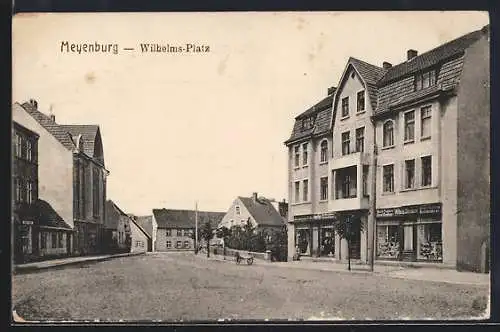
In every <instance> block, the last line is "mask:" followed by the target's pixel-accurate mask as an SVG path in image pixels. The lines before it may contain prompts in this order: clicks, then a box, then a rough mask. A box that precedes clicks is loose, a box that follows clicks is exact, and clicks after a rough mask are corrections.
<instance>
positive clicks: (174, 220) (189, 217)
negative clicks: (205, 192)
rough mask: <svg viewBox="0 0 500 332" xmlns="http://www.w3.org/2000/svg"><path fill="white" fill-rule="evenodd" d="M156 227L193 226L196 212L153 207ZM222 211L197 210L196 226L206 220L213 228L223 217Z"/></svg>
mask: <svg viewBox="0 0 500 332" xmlns="http://www.w3.org/2000/svg"><path fill="white" fill-rule="evenodd" d="M153 215H154V217H155V219H156V222H157V224H158V228H194V227H195V224H196V212H195V211H194V210H174V209H153ZM224 215H225V213H224V212H209V211H198V226H199V227H200V226H201V225H203V224H204V223H206V222H207V221H209V222H210V223H211V224H212V227H213V228H214V229H215V228H216V227H217V225H218V224H219V222H220V221H221V220H222V218H223V217H224Z"/></svg>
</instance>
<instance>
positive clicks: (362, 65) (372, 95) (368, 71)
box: [335, 57, 386, 110]
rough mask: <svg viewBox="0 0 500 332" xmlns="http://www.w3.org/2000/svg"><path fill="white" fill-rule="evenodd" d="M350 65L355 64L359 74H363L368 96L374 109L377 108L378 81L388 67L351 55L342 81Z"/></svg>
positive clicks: (362, 77)
mask: <svg viewBox="0 0 500 332" xmlns="http://www.w3.org/2000/svg"><path fill="white" fill-rule="evenodd" d="M349 66H353V67H354V69H355V70H356V72H358V74H359V75H360V76H361V79H362V80H363V81H364V82H365V85H366V86H365V89H366V91H367V93H368V98H369V99H370V104H371V106H372V110H375V108H376V107H377V97H378V90H377V82H378V81H379V80H380V79H381V78H382V77H383V76H384V74H385V72H386V69H384V68H381V67H377V66H375V65H372V64H369V63H368V62H365V61H362V60H359V59H356V58H353V57H350V58H349V60H348V61H347V65H346V70H345V71H344V74H343V75H342V78H341V83H342V81H343V80H344V76H345V74H346V73H347V71H348V68H349ZM339 86H340V84H339ZM337 102H338V100H336V101H335V103H337Z"/></svg>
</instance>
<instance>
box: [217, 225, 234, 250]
mask: <svg viewBox="0 0 500 332" xmlns="http://www.w3.org/2000/svg"><path fill="white" fill-rule="evenodd" d="M215 234H216V235H217V237H218V238H219V239H222V240H223V241H224V246H223V248H222V250H223V251H224V257H225V256H226V242H227V241H228V239H229V238H230V237H231V230H230V229H229V228H227V227H226V226H222V227H220V228H217V230H216V231H215Z"/></svg>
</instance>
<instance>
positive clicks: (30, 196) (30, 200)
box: [26, 181, 33, 204]
mask: <svg viewBox="0 0 500 332" xmlns="http://www.w3.org/2000/svg"><path fill="white" fill-rule="evenodd" d="M26 186H27V188H26V190H27V196H28V197H27V201H28V204H31V203H33V182H32V181H27V182H26Z"/></svg>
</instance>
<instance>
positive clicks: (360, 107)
mask: <svg viewBox="0 0 500 332" xmlns="http://www.w3.org/2000/svg"><path fill="white" fill-rule="evenodd" d="M357 105H358V107H357V111H358V112H363V111H364V110H365V91H364V90H363V91H360V92H358V103H357Z"/></svg>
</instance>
